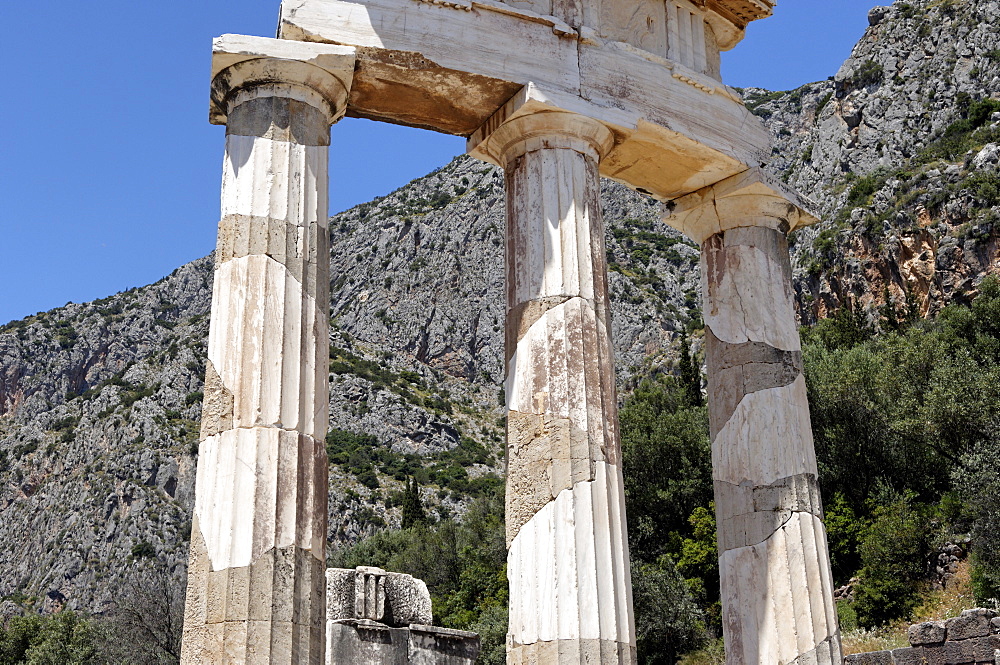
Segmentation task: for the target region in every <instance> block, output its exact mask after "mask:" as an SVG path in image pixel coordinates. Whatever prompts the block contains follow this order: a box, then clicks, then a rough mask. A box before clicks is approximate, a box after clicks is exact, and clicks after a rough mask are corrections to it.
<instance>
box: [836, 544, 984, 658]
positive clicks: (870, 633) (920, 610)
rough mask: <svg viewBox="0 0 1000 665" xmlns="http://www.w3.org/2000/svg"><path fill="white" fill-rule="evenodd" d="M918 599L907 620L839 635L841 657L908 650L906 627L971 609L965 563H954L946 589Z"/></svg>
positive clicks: (968, 573)
mask: <svg viewBox="0 0 1000 665" xmlns="http://www.w3.org/2000/svg"><path fill="white" fill-rule="evenodd" d="M921 598H922V600H921V602H920V604H919V605H918V606H917V607H916V609H914V611H913V616H912V617H910V618H909V619H905V620H900V621H897V622H895V623H891V624H889V625H887V626H883V627H882V628H875V629H872V630H865V629H864V628H857V629H855V630H850V631H847V632H845V633H844V635H843V644H844V655H847V654H852V653H865V652H866V651H885V650H889V649H899V648H902V647H908V646H910V642H909V639H908V638H907V629H908V628H909V627H910V624H912V623H920V622H921V621H937V620H942V619H950V618H952V617H957V616H958V615H959V614H961V613H962V610H968V609H971V608H973V607H975V606H976V598H975V596H974V595H973V593H972V583H971V579H970V566H969V562H968V561H962V562H961V563H959V564H958V571H957V572H956V573H955V577H954V578H952V581H951V584H950V585H949V586H948V588H947V589H943V590H942V589H938V590H930V589H928V590H927V592H926V593H924V594H922V596H921Z"/></svg>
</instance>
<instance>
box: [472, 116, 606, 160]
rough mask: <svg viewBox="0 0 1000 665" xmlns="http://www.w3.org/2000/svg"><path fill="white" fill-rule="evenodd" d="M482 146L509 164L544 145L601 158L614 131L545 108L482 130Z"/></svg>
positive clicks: (590, 121) (594, 121) (591, 121)
mask: <svg viewBox="0 0 1000 665" xmlns="http://www.w3.org/2000/svg"><path fill="white" fill-rule="evenodd" d="M480 131H482V132H483V133H484V134H485V138H484V139H483V140H482V142H481V143H480V144H479V148H478V149H479V150H480V151H483V152H486V153H487V154H489V156H490V157H491V158H492V159H493V160H495V161H496V162H497V163H498V164H501V165H503V166H504V167H506V166H507V165H508V164H509V163H510V162H512V161H513V160H515V159H517V158H518V157H520V156H521V155H524V154H525V153H528V152H533V151H535V150H541V149H543V148H554V149H560V148H561V149H567V150H576V151H577V152H580V153H583V154H584V155H587V156H588V157H590V158H592V159H593V160H594V161H595V162H600V161H601V159H603V158H604V156H605V155H607V154H608V152H610V151H611V148H612V147H614V143H615V139H614V134H612V133H611V130H609V129H608V128H607V127H605V126H604V124H603V123H601V122H598V121H597V120H594V119H593V118H588V117H587V116H583V115H579V114H577V113H569V112H566V111H543V112H538V113H529V114H525V115H518V116H515V117H513V118H510V119H508V120H506V121H505V122H503V123H502V124H500V125H499V126H497V127H496V128H492V129H490V128H484V129H483V130H480Z"/></svg>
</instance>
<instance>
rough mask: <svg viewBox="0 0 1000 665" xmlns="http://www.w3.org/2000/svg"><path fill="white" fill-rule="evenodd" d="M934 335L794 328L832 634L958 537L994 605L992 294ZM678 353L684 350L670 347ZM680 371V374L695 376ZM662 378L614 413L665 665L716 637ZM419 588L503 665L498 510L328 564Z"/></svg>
mask: <svg viewBox="0 0 1000 665" xmlns="http://www.w3.org/2000/svg"><path fill="white" fill-rule="evenodd" d="M980 290H981V293H980V294H979V296H978V297H977V298H975V300H974V301H973V302H972V304H971V306H962V305H953V306H950V307H948V308H946V309H945V310H943V311H942V312H941V314H940V315H939V316H938V317H937V318H936V319H935V320H933V321H922V320H921V321H916V320H914V317H913V315H912V314H913V313H912V312H911V311H909V310H906V311H902V310H901V311H896V310H895V309H893V308H886V309H884V310H883V311H882V312H881V314H882V316H881V318H880V320H879V321H877V322H872V323H867V322H866V321H865V320H864V319H863V318H862V317H861V316H860V315H859V314H855V313H853V312H851V311H849V310H846V309H845V310H842V311H841V312H838V313H837V314H836V315H835V316H834V317H832V318H829V319H826V320H824V321H822V322H820V323H819V324H818V325H817V326H815V327H814V328H811V329H806V330H803V333H802V336H803V355H804V364H805V372H806V379H807V383H808V387H809V397H810V402H811V408H812V416H813V433H814V436H815V441H816V449H817V455H818V459H819V466H820V477H821V480H820V482H821V486H822V489H823V494H824V497H826V504H827V505H826V522H827V528H828V530H829V538H830V546H831V554H832V557H833V567H834V576H835V582H836V583H837V584H845V583H847V582H848V581H849V580H850V579H851V578H852V577H857V578H858V581H857V583H856V590H855V599H854V602H853V603H849V604H848V603H844V604H843V605H842V607H841V608H840V610H841V618H842V622H843V624H844V628H845V629H850V628H852V627H854V626H858V625H860V626H863V627H873V626H878V625H880V624H882V623H884V622H886V621H890V620H893V619H896V618H900V617H905V616H906V615H907V613H908V612H909V611H910V610H911V609H912V607H913V605H914V603H915V600H916V598H917V592H918V591H919V589H920V585H921V583H923V582H924V581H925V580H926V579H927V577H928V574H929V573H930V572H931V571H932V569H933V568H932V565H933V564H932V561H931V556H932V554H933V552H934V550H935V548H936V547H937V546H939V545H941V544H942V543H944V542H945V540H947V539H949V538H952V537H954V536H955V535H956V534H965V533H971V534H972V535H973V541H972V550H973V552H972V558H973V570H974V572H973V575H974V586H975V591H976V593H977V595H978V597H979V600H985V599H988V598H995V597H997V596H998V595H1000V536H998V535H997V534H998V533H1000V528H998V527H1000V434H998V431H1000V428H998V425H1000V282H998V281H997V280H996V279H993V278H988V279H987V280H985V281H984V282H983V283H982V285H981V289H980ZM682 346H683V347H684V348H685V350H686V349H687V348H688V344H687V342H686V340H685V343H684V344H683V345H682ZM695 366H696V363H695ZM678 373H679V376H674V375H672V374H671V373H668V372H663V373H659V374H655V375H653V376H650V377H648V378H646V379H645V380H644V381H642V382H641V383H640V385H639V386H638V387H637V388H636V390H635V391H634V392H633V393H632V394H631V395H630V396H629V397H628V399H627V400H626V401H625V404H624V406H623V407H622V409H621V414H620V415H621V432H622V453H623V460H624V469H625V485H626V498H627V501H628V511H629V540H630V547H631V551H632V557H633V568H632V580H633V587H634V593H635V608H636V627H637V633H638V639H639V652H640V662H642V663H645V664H646V665H658V664H660V663H674V662H676V659H677V657H678V656H679V655H681V654H683V653H685V652H687V651H690V650H692V649H696V648H698V647H700V646H702V645H703V644H705V643H707V642H710V641H711V640H713V638H716V637H717V636H718V635H719V633H720V630H721V621H720V619H721V616H720V607H719V597H718V584H719V580H718V567H717V563H716V558H717V553H716V545H715V522H714V515H713V513H714V506H713V505H712V483H711V452H710V451H711V447H710V443H709V437H708V417H707V411H706V407H705V406H703V404H702V400H701V395H700V394H699V393H698V392H697V391H693V390H691V374H692V363H690V362H685V359H683V358H682V360H681V363H680V367H679V372H678ZM333 559H334V563H335V564H336V565H341V566H347V567H352V566H356V565H362V564H366V565H379V566H383V567H386V568H389V569H392V570H400V571H405V572H408V573H411V574H413V575H416V576H418V577H421V578H423V579H425V580H426V581H427V583H428V586H429V588H430V589H431V593H432V596H433V598H434V610H435V619H436V621H438V622H439V623H441V624H442V625H445V626H451V627H456V628H466V629H470V630H476V631H479V632H480V633H481V634H482V636H483V645H484V655H483V658H482V662H483V663H486V664H487V665H492V664H499V663H503V662H504V659H503V636H504V632H505V625H506V594H507V585H506V578H505V553H504V542H503V502H502V501H501V499H500V498H499V497H498V496H497V495H491V496H484V497H481V498H480V499H477V501H476V502H475V503H474V504H473V505H472V508H471V509H470V510H469V512H468V513H467V514H466V515H465V516H464V518H463V520H462V522H461V523H459V522H457V521H454V520H445V521H442V522H438V523H436V524H430V525H428V524H424V523H417V524H415V525H414V526H412V527H411V528H408V529H404V530H399V531H390V532H384V533H382V534H379V535H377V536H374V537H373V538H370V539H368V540H366V541H363V542H362V543H360V544H358V545H357V546H355V547H353V548H351V549H349V550H346V551H343V552H339V553H336V554H335V555H334V557H333Z"/></svg>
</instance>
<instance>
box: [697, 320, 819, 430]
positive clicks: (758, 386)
mask: <svg viewBox="0 0 1000 665" xmlns="http://www.w3.org/2000/svg"><path fill="white" fill-rule="evenodd" d="M705 349H706V353H705V355H706V356H707V359H708V396H709V397H708V404H709V420H710V425H711V428H710V429H711V438H712V441H715V438H716V435H717V434H718V433H719V432H720V431H722V429H723V427H725V425H726V423H728V422H729V419H730V418H732V416H733V413H735V412H736V409H737V408H738V407H739V405H740V402H742V401H743V398H744V397H746V396H747V395H749V394H752V393H755V392H759V391H761V390H769V389H771V388H784V387H785V386H789V385H791V384H793V383H795V381H796V379H798V377H799V376H800V375H801V374H802V352H801V351H785V350H783V349H778V348H775V347H773V346H771V345H769V344H765V343H763V342H743V343H742V344H732V343H730V342H724V341H722V340H720V339H719V338H718V337H716V335H715V333H714V332H712V329H711V327H709V326H707V325H706V326H705Z"/></svg>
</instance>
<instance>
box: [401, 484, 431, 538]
mask: <svg viewBox="0 0 1000 665" xmlns="http://www.w3.org/2000/svg"><path fill="white" fill-rule="evenodd" d="M426 521H427V515H426V514H424V505H423V503H421V501H420V488H419V486H418V485H417V479H416V478H407V479H406V491H405V492H404V494H403V519H402V524H401V526H402V527H403V528H404V529H409V528H410V527H411V526H414V525H415V524H417V523H418V522H426Z"/></svg>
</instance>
